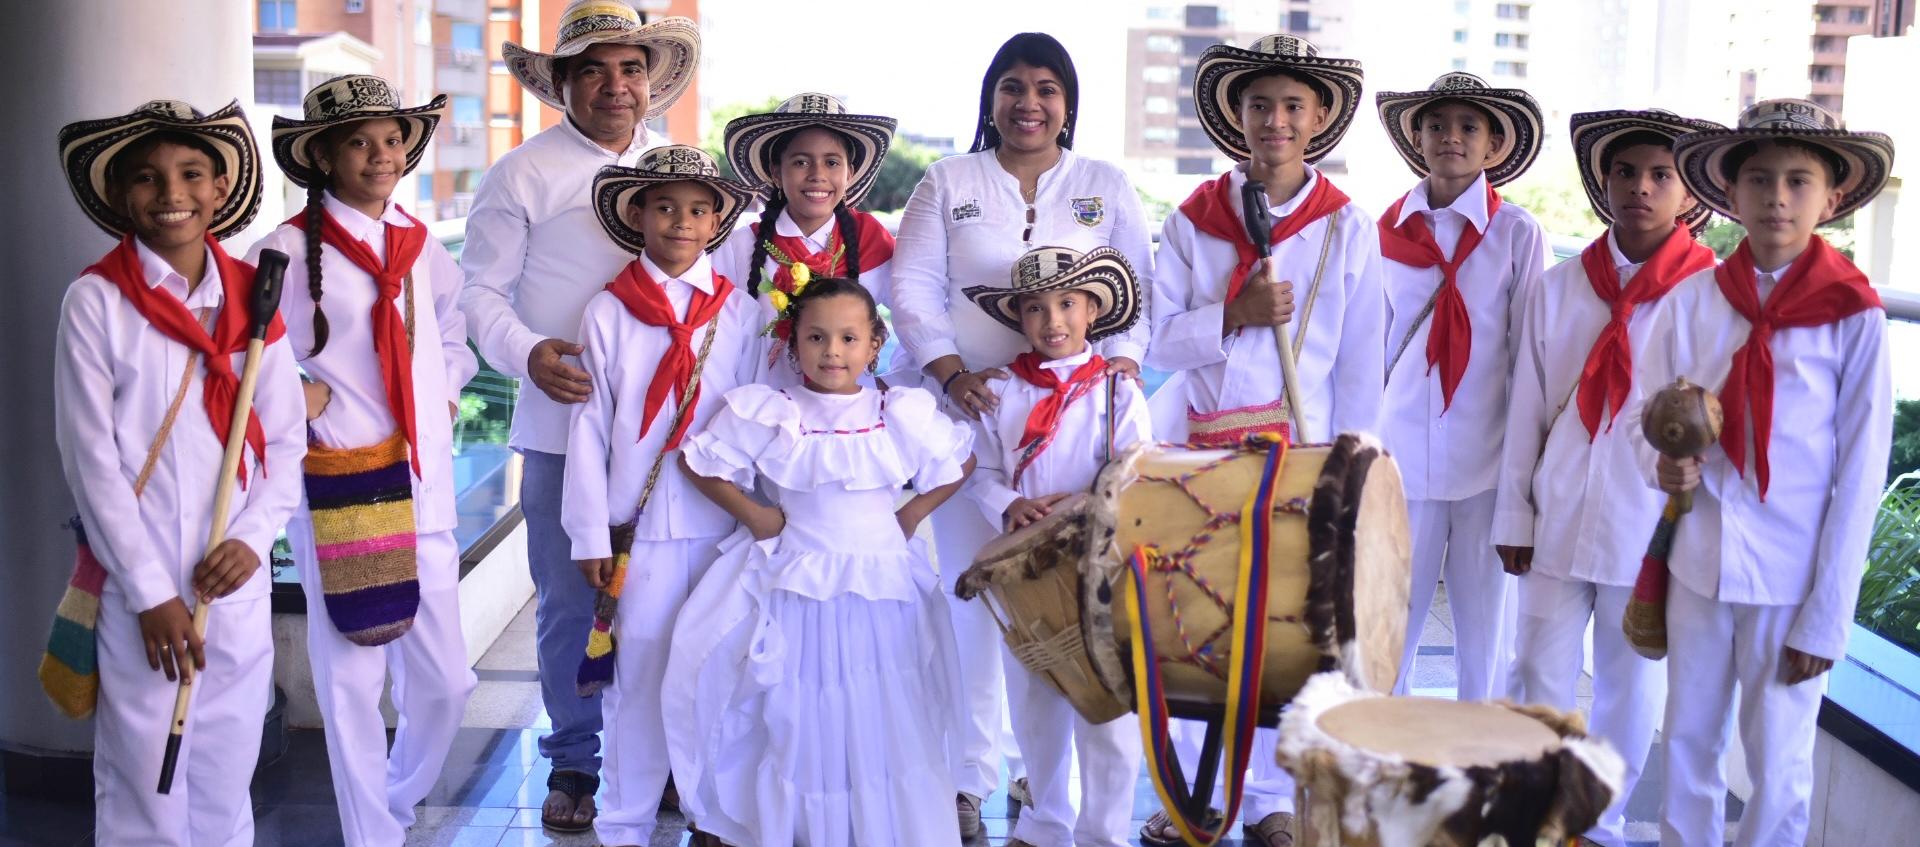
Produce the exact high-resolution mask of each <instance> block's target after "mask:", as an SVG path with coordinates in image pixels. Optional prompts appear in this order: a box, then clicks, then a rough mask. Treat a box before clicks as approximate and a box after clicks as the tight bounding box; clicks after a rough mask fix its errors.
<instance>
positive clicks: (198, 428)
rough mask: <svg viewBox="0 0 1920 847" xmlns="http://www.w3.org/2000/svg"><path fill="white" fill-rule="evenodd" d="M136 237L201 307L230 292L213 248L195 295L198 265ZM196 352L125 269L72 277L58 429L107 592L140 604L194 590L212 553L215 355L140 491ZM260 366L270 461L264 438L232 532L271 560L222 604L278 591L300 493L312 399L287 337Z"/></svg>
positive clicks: (237, 359)
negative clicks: (275, 562)
mask: <svg viewBox="0 0 1920 847" xmlns="http://www.w3.org/2000/svg"><path fill="white" fill-rule="evenodd" d="M135 244H136V245H137V250H138V251H139V255H140V268H141V271H142V273H143V274H144V275H145V277H146V281H147V284H148V285H154V286H159V287H162V288H165V289H166V290H167V291H169V292H172V293H173V295H174V296H176V297H178V298H180V299H181V301H182V302H183V303H185V304H186V307H187V309H188V310H189V311H192V312H194V313H195V314H196V315H198V314H200V313H201V311H200V310H209V309H210V310H215V311H216V312H217V310H218V309H219V308H220V306H221V303H222V302H223V301H224V300H225V291H224V290H223V289H222V288H221V284H220V279H219V276H218V271H217V270H215V268H214V265H213V253H212V251H211V250H208V252H207V276H206V277H205V278H204V279H203V280H202V281H201V283H200V286H199V287H198V288H196V289H194V291H193V292H192V293H191V294H189V293H188V292H187V281H186V278H184V277H182V276H181V275H180V274H179V273H177V272H175V271H174V270H173V268H172V267H171V266H169V265H168V264H167V263H166V261H165V260H163V259H161V258H160V257H159V256H158V255H156V254H155V253H154V252H153V251H151V250H149V249H147V246H146V245H145V244H144V243H140V242H139V241H138V240H137V239H136V241H135ZM190 355H191V351H190V350H188V348H187V347H186V346H184V345H182V344H180V343H178V342H175V341H173V340H172V339H169V338H167V337H166V336H165V335H163V334H162V333H161V332H160V330H158V329H155V328H154V327H153V325H152V324H151V323H148V321H147V319H146V317H145V316H143V315H141V314H140V311H139V310H138V309H136V308H134V306H133V304H132V303H131V302H129V301H128V300H127V299H126V298H125V297H122V296H121V295H120V291H119V289H118V288H117V287H115V286H114V284H113V283H112V282H109V281H108V280H106V279H103V278H101V277H99V276H95V275H93V274H86V275H83V276H81V277H80V278H79V279H78V280H76V281H75V282H74V283H73V285H72V286H71V287H69V288H68V289H67V296H66V300H65V302H64V303H63V304H62V305H61V308H60V329H59V334H58V336H57V339H56V341H55V346H54V367H53V389H54V440H55V442H56V444H57V445H58V447H59V450H60V462H61V466H62V469H63V470H64V471H65V472H66V478H67V486H68V488H70V489H71V490H72V492H73V499H74V503H75V505H76V506H77V507H78V509H79V512H80V517H81V520H82V521H83V522H84V523H85V525H86V529H87V541H88V544H89V545H90V546H91V547H92V549H93V553H94V555H95V556H96V557H97V558H99V560H100V564H101V565H102V566H103V567H105V568H106V571H107V573H108V575H109V579H108V580H107V583H106V586H105V588H104V590H103V592H102V593H103V595H105V596H104V597H103V599H104V600H105V601H106V602H107V603H110V604H118V608H123V609H124V610H125V611H127V612H129V613H134V614H137V613H139V612H142V611H145V610H147V609H150V608H153V607H154V606H158V605H160V604H161V603H163V602H166V601H167V600H170V599H172V598H174V597H190V596H192V583H193V570H194V568H195V567H197V566H198V565H199V564H200V559H201V558H202V556H204V555H205V553H206V549H205V548H206V543H207V525H208V522H209V521H211V520H212V517H213V495H214V489H215V487H216V486H217V484H218V482H219V479H218V477H219V475H220V463H221V458H222V456H223V454H224V453H225V452H226V445H225V444H224V443H222V441H221V439H220V438H219V437H218V436H216V435H215V434H214V429H213V425H212V422H211V421H209V420H208V419H207V412H206V406H205V403H204V401H203V399H202V394H201V392H202V390H203V388H204V386H205V373H206V366H205V364H203V363H200V362H198V361H196V362H195V363H194V370H193V377H192V384H191V385H189V386H188V389H187V393H186V397H185V399H183V400H182V401H181V403H180V411H179V414H178V417H176V418H175V420H174V424H173V430H172V434H171V435H170V436H169V437H168V438H167V442H166V444H165V445H164V446H163V447H161V449H160V452H159V458H158V460H157V461H156V462H155V464H154V470H153V475H152V477H151V478H150V479H149V480H148V481H147V486H146V489H145V491H144V492H143V493H142V494H141V495H140V496H139V497H138V498H137V499H136V498H135V496H134V492H133V483H134V481H135V480H136V479H137V478H138V477H139V475H140V469H141V467H142V466H143V465H144V464H145V463H146V459H147V451H148V449H149V448H150V447H151V446H152V444H153V440H154V435H155V434H156V433H157V432H158V431H159V428H160V425H161V423H162V421H164V420H165V419H166V414H167V408H168V406H170V405H171V404H172V401H173V395H174V392H175V391H176V390H177V389H178V388H179V386H180V376H181V374H182V373H183V372H185V370H186V365H187V359H188V357H189V356H190ZM231 361H232V365H233V368H234V371H235V373H236V374H237V373H239V372H240V370H241V369H242V368H243V367H244V365H245V362H246V353H245V352H244V351H242V352H238V353H234V354H232V356H231ZM257 379H258V381H257V382H256V385H255V389H254V390H255V393H254V400H253V408H254V411H255V413H256V414H257V415H258V416H259V418H260V427H261V429H262V431H263V432H264V433H265V435H266V454H267V458H266V471H265V473H262V472H261V470H260V469H259V466H258V464H257V463H256V461H255V458H254V455H253V451H252V450H251V449H249V450H247V451H246V452H245V453H244V454H243V456H244V461H245V466H246V467H247V468H248V469H249V478H248V480H247V484H246V485H245V486H244V487H242V486H239V485H235V486H234V489H233V502H232V505H231V511H230V512H229V515H230V517H229V519H228V522H227V536H228V537H229V538H232V539H237V540H239V541H242V542H244V543H245V544H246V545H247V547H248V548H249V549H251V550H252V551H253V553H254V555H256V556H258V557H259V558H260V568H259V569H258V570H256V571H254V573H253V576H252V577H250V578H249V579H248V580H247V582H246V583H244V584H243V585H241V586H240V587H239V588H238V589H236V590H235V591H234V593H232V594H230V595H228V596H226V597H223V598H221V599H219V600H216V601H214V602H216V603H225V602H240V601H243V600H250V599H256V598H259V597H264V596H266V594H267V592H268V590H269V587H270V585H271V583H272V576H271V575H270V563H271V561H272V556H271V554H272V548H273V541H274V538H275V537H276V536H278V535H279V533H280V528H281V527H283V526H285V525H286V523H287V519H288V518H289V517H291V516H292V515H293V510H294V507H295V506H296V505H298V504H299V502H300V496H301V472H300V465H301V460H302V459H303V458H304V457H305V456H306V452H307V440H306V428H305V426H304V425H303V418H304V417H305V415H304V410H305V408H306V406H305V402H304V399H303V397H302V395H301V391H300V377H299V372H298V371H297V370H296V369H295V367H294V363H293V353H292V348H291V347H290V346H289V345H288V344H287V343H286V341H285V340H284V339H283V340H281V341H278V342H275V343H273V344H269V345H267V346H266V348H265V353H264V354H263V357H262V359H261V366H260V372H259V376H258V378H257Z"/></svg>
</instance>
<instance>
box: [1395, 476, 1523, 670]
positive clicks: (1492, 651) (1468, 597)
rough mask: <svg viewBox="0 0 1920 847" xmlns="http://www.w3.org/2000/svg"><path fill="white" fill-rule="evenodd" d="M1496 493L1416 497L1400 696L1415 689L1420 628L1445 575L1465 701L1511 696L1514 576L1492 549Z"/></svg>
mask: <svg viewBox="0 0 1920 847" xmlns="http://www.w3.org/2000/svg"><path fill="white" fill-rule="evenodd" d="M1493 500H1494V492H1492V491H1485V492H1481V493H1479V494H1475V495H1474V496H1472V497H1468V498H1467V499H1465V500H1409V501H1407V516H1408V518H1409V519H1410V521H1411V523H1412V530H1413V591H1412V594H1411V596H1410V598H1409V601H1410V602H1409V608H1408V610H1407V646H1406V650H1405V652H1403V653H1402V654H1401V657H1400V681H1399V682H1398V683H1397V684H1395V685H1394V688H1393V693H1395V694H1406V693H1407V691H1408V689H1409V688H1411V685H1410V682H1411V679H1412V676H1413V657H1414V656H1415V655H1416V654H1417V653H1418V652H1419V648H1420V631H1421V628H1422V624H1424V623H1425V622H1426V619H1427V609H1428V608H1429V607H1430V606H1432V604H1433V593H1434V589H1435V588H1436V587H1437V586H1438V585H1439V581H1440V579H1441V577H1443V576H1444V577H1445V578H1446V580H1447V607H1448V608H1449V609H1451V610H1452V612H1453V642H1454V651H1453V653H1454V664H1455V667H1456V668H1457V669H1458V673H1459V692H1460V693H1459V699H1461V700H1487V699H1491V698H1494V697H1505V696H1507V695H1508V694H1509V691H1508V687H1507V668H1508V666H1509V664H1510V657H1511V656H1512V655H1513V627H1512V625H1511V619H1512V604H1511V603H1510V602H1509V595H1511V594H1512V593H1513V579H1512V578H1511V577H1509V576H1508V575H1507V572H1506V571H1504V570H1501V568H1500V557H1499V555H1498V554H1496V553H1495V552H1494V550H1493V541H1492V539H1491V536H1492V534H1493Z"/></svg>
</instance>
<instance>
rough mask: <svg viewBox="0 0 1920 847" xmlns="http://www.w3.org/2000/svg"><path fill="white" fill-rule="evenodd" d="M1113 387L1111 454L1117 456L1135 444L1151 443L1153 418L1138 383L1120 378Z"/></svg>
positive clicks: (1114, 382)
mask: <svg viewBox="0 0 1920 847" xmlns="http://www.w3.org/2000/svg"><path fill="white" fill-rule="evenodd" d="M1113 385H1114V388H1115V391H1114V398H1113V416H1114V418H1115V420H1114V422H1113V454H1114V455H1115V456H1119V455H1120V454H1121V453H1124V452H1126V450H1127V448H1129V447H1132V446H1133V445H1135V444H1151V443H1153V418H1152V416H1151V415H1150V414H1148V407H1147V395H1146V394H1145V393H1144V392H1142V391H1141V390H1140V384H1139V383H1137V382H1134V381H1133V380H1130V379H1126V378H1124V377H1122V378H1120V379H1117V380H1114V381H1113Z"/></svg>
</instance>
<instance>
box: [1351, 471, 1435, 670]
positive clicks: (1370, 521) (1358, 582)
mask: <svg viewBox="0 0 1920 847" xmlns="http://www.w3.org/2000/svg"><path fill="white" fill-rule="evenodd" d="M1363 478H1364V480H1365V481H1364V482H1363V483H1362V486H1363V487H1362V490H1361V491H1360V492H1359V494H1358V497H1359V500H1360V503H1359V509H1358V511H1357V513H1356V515H1355V517H1354V522H1353V540H1352V543H1353V582H1354V592H1353V620H1354V628H1355V631H1354V647H1355V649H1354V655H1352V656H1349V657H1345V659H1346V660H1345V664H1346V666H1347V672H1348V674H1349V675H1351V676H1353V677H1354V680H1355V682H1356V684H1359V685H1361V686H1363V687H1366V688H1368V689H1371V690H1374V691H1379V692H1382V693H1385V692H1388V691H1392V690H1393V686H1394V684H1395V683H1396V682H1398V679H1399V675H1400V656H1401V654H1402V651H1403V650H1404V649H1405V644H1406V639H1407V638H1409V637H1412V638H1419V637H1420V634H1419V633H1417V632H1415V633H1408V632H1407V604H1408V598H1407V595H1408V593H1409V590H1410V589H1411V587H1412V583H1413V571H1412V562H1413V536H1412V533H1411V531H1410V530H1409V528H1408V525H1407V498H1406V494H1405V490H1404V489H1403V488H1402V487H1401V483H1400V467H1399V466H1398V465H1396V464H1394V461H1393V457H1392V456H1390V455H1387V454H1386V453H1385V452H1381V453H1379V454H1378V455H1377V456H1376V457H1375V458H1374V459H1373V461H1372V463H1371V464H1369V465H1368V466H1367V468H1366V471H1365V474H1364V477H1363Z"/></svg>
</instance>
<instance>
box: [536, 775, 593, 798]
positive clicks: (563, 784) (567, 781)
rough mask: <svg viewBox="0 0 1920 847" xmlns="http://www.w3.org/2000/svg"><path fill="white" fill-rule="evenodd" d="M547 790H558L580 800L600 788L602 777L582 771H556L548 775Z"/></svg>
mask: <svg viewBox="0 0 1920 847" xmlns="http://www.w3.org/2000/svg"><path fill="white" fill-rule="evenodd" d="M547 790H548V791H558V792H560V793H562V794H565V795H567V796H568V797H571V798H573V799H574V800H575V801H578V800H579V799H580V798H582V797H591V796H593V794H594V792H596V791H599V790H600V777H597V776H594V775H593V774H590V773H582V772H580V771H554V772H553V773H551V774H548V775H547Z"/></svg>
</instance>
